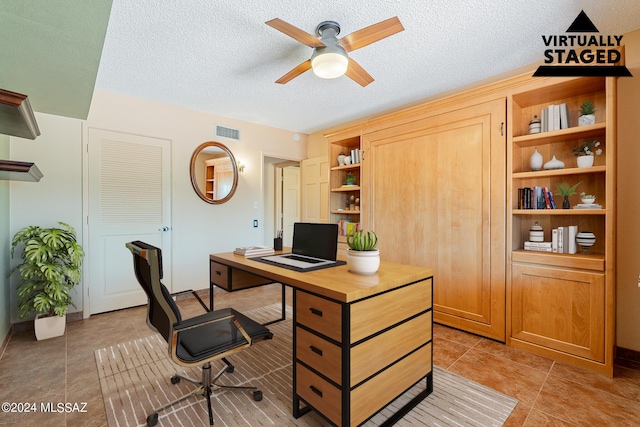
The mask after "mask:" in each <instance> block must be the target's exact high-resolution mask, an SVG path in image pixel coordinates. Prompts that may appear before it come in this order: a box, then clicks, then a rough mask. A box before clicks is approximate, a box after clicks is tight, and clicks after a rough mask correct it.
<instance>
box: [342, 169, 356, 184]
mask: <svg viewBox="0 0 640 427" xmlns="http://www.w3.org/2000/svg"><path fill="white" fill-rule="evenodd" d="M356 180H357V178H356V176H355V175H354V174H353V173H351V172H347V175H346V176H345V177H344V183H345V185H356Z"/></svg>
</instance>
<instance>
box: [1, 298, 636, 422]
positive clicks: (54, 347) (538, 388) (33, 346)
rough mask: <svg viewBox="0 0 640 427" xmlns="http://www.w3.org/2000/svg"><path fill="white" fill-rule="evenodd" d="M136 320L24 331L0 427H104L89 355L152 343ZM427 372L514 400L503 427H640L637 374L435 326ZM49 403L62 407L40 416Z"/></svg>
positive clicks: (258, 301) (141, 320)
mask: <svg viewBox="0 0 640 427" xmlns="http://www.w3.org/2000/svg"><path fill="white" fill-rule="evenodd" d="M215 297H216V308H220V307H224V306H228V305H230V304H233V306H234V308H236V309H238V310H241V311H246V310H250V309H252V308H256V307H258V306H260V305H266V304H271V303H273V302H277V301H279V298H280V286H279V285H272V286H264V287H261V288H255V289H249V290H245V291H242V292H236V293H233V294H228V293H225V292H223V291H219V292H216V294H215ZM290 298H291V293H290V290H288V299H289V300H290ZM179 305H180V306H181V308H182V310H183V311H185V312H186V313H185V314H186V316H190V315H195V314H199V313H200V312H201V310H202V308H201V307H200V306H199V305H198V304H197V303H196V302H195V300H194V299H189V300H183V301H180V302H179ZM145 314H146V308H145V307H136V308H131V309H127V310H121V311H116V312H111V313H104V314H100V315H96V316H92V317H91V318H89V319H86V320H79V321H74V322H70V323H68V324H67V332H66V334H65V336H64V337H60V338H54V339H50V340H46V341H42V342H37V341H35V338H34V335H33V331H32V330H22V331H18V332H14V334H13V336H12V337H11V338H10V341H9V343H8V345H7V348H6V349H5V351H4V354H2V355H0V356H1V357H0V402H15V403H35V404H36V405H35V408H36V409H37V412H30V413H5V412H0V425H11V426H35V425H38V426H55V427H58V426H73V427H75V426H90V427H91V426H106V418H105V410H104V405H103V403H102V395H101V392H100V383H99V381H98V376H97V371H96V367H95V360H94V353H93V352H94V350H95V349H97V348H103V347H108V346H111V345H113V344H118V343H121V342H124V341H128V340H131V339H135V338H139V337H141V336H145V335H149V334H152V332H151V331H150V330H149V329H148V328H147V326H146V323H145ZM18 329H25V328H18ZM434 363H435V364H436V365H438V366H440V367H442V368H445V369H448V370H450V371H452V372H455V373H457V374H460V375H462V376H464V377H467V378H469V379H471V380H473V381H476V382H479V383H482V384H485V385H487V386H489V387H492V388H494V389H496V390H498V391H500V392H502V393H505V394H508V395H510V396H513V397H515V398H517V399H519V401H520V403H519V404H518V406H517V407H516V409H515V410H514V412H513V413H512V415H511V417H510V418H509V420H508V421H507V424H506V425H507V426H536V427H537V426H615V427H619V426H640V366H639V365H635V366H634V365H633V364H632V363H629V364H625V365H627V367H623V366H616V369H615V376H614V378H608V377H605V376H602V375H598V374H594V373H591V372H588V371H585V370H582V369H578V368H574V367H572V366H569V365H566V364H563V363H558V362H554V361H553V360H549V359H546V358H543V357H539V356H535V355H532V354H529V353H527V352H523V351H520V350H516V349H512V348H510V347H506V346H505V345H503V344H500V343H497V342H494V341H490V340H487V339H484V338H481V337H478V336H475V335H471V334H467V333H465V332H461V331H458V330H455V329H451V328H447V327H444V326H440V325H435V326H434ZM58 403H69V404H71V405H72V406H70V407H69V411H66V410H64V411H61V412H53V413H52V412H47V413H45V412H42V411H41V409H42V408H41V406H42V405H44V406H45V407H46V405H47V404H51V405H52V407H53V408H55V409H57V404H58ZM84 403H86V406H83V404H84ZM73 404H78V405H77V406H75V407H74V406H73ZM30 408H33V406H30ZM63 409H65V408H63ZM278 427H280V426H278Z"/></svg>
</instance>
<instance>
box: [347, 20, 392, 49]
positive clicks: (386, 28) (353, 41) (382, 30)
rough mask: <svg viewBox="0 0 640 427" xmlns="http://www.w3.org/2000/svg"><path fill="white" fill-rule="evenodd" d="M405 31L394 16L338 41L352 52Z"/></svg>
mask: <svg viewBox="0 0 640 427" xmlns="http://www.w3.org/2000/svg"><path fill="white" fill-rule="evenodd" d="M403 30H404V27H403V26H402V23H400V20H399V19H398V17H397V16H394V17H393V18H389V19H387V20H385V21H382V22H378V23H377V24H373V25H370V26H368V27H366V28H362V29H361V30H358V31H356V32H354V33H351V34H349V35H348V36H345V37H343V38H341V39H340V40H338V43H339V44H340V45H341V46H342V47H343V48H344V50H346V51H347V52H351V51H354V50H356V49H360V48H361V47H365V46H368V45H370V44H371V43H375V42H377V41H378V40H382V39H384V38H386V37H389V36H392V35H394V34H396V33H399V32H400V31H403Z"/></svg>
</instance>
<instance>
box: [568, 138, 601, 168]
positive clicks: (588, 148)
mask: <svg viewBox="0 0 640 427" xmlns="http://www.w3.org/2000/svg"><path fill="white" fill-rule="evenodd" d="M598 147H600V141H598V140H597V139H594V140H588V139H583V140H582V144H580V145H576V146H575V147H573V150H571V151H572V152H573V155H574V156H576V157H577V162H578V167H579V168H590V167H591V166H593V160H594V157H593V156H594V155H596V156H599V155H600V154H602V148H598Z"/></svg>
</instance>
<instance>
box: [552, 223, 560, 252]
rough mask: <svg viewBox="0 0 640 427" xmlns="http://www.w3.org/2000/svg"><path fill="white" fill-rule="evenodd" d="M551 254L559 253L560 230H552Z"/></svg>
mask: <svg viewBox="0 0 640 427" xmlns="http://www.w3.org/2000/svg"><path fill="white" fill-rule="evenodd" d="M551 252H558V229H557V228H554V229H553V230H551Z"/></svg>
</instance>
